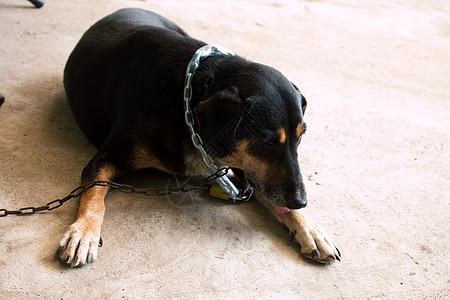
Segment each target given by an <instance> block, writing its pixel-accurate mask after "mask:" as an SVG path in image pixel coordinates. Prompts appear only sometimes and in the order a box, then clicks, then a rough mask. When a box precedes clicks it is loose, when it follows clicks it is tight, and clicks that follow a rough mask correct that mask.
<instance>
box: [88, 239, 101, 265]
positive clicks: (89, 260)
mask: <svg viewBox="0 0 450 300" xmlns="http://www.w3.org/2000/svg"><path fill="white" fill-rule="evenodd" d="M100 240H101V239H100ZM100 247H101V246H100ZM87 263H88V264H90V263H92V253H89V255H88V258H87Z"/></svg>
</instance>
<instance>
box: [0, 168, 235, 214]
mask: <svg viewBox="0 0 450 300" xmlns="http://www.w3.org/2000/svg"><path fill="white" fill-rule="evenodd" d="M229 170H230V168H229V167H224V168H220V169H219V170H217V171H216V172H215V173H214V174H211V175H209V176H208V177H205V178H204V179H201V180H199V181H196V182H194V183H184V184H182V185H180V186H178V187H175V188H164V189H154V188H149V189H140V188H136V187H134V186H131V185H127V184H121V183H116V182H112V181H106V180H96V181H94V182H91V183H89V184H86V185H80V186H79V187H77V188H76V189H74V190H73V191H72V192H70V194H69V195H67V196H66V197H64V198H62V199H56V200H53V201H51V202H49V203H47V204H46V205H44V206H39V207H32V206H30V207H23V208H19V209H18V210H7V209H0V217H6V216H9V215H17V216H24V215H32V214H35V213H37V212H40V211H44V210H47V211H49V210H54V209H56V208H58V207H61V206H62V205H63V204H64V203H65V202H67V201H69V200H71V199H73V198H77V197H78V196H80V195H81V194H83V193H85V192H86V191H87V190H89V189H91V188H93V187H94V186H102V187H109V188H113V189H117V190H119V191H121V192H123V193H127V194H142V195H145V196H164V195H170V194H172V193H178V192H188V191H190V190H193V189H196V188H198V187H199V186H203V185H205V184H208V183H211V182H212V181H214V180H216V179H218V178H220V177H222V176H225V175H226V174H228V171H229Z"/></svg>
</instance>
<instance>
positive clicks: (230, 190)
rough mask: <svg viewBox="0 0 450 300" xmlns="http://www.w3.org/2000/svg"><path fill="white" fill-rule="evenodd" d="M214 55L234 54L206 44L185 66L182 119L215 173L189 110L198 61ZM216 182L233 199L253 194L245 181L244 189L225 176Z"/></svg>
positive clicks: (243, 198) (239, 199) (196, 145)
mask: <svg viewBox="0 0 450 300" xmlns="http://www.w3.org/2000/svg"><path fill="white" fill-rule="evenodd" d="M215 55H233V56H234V54H233V53H232V52H230V51H228V50H227V49H224V48H222V47H219V46H214V45H206V46H203V47H201V48H199V49H198V50H197V51H196V52H195V53H194V55H193V56H192V58H191V60H190V61H189V64H188V65H187V68H186V75H185V78H184V93H183V98H184V119H185V122H186V125H187V126H188V128H189V132H190V134H191V139H192V143H193V144H194V146H195V148H197V149H198V150H199V151H200V154H201V156H202V160H203V162H204V163H205V165H206V167H207V168H208V170H209V172H211V173H216V172H217V171H218V170H219V167H218V166H217V164H216V162H215V161H214V159H213V158H212V157H211V156H210V155H209V154H208V153H207V152H206V150H205V147H204V146H203V140H202V139H201V137H200V135H199V134H198V133H197V132H195V128H194V115H193V113H192V110H191V99H192V78H193V76H194V73H195V70H197V68H198V66H199V65H200V62H201V61H202V60H204V59H205V58H207V57H210V56H215ZM216 182H217V183H218V184H219V185H220V187H221V188H222V189H223V190H224V191H225V193H226V194H227V195H228V196H229V197H230V198H231V199H232V200H233V202H236V201H247V200H249V199H250V197H251V196H252V194H253V187H251V186H250V184H249V183H248V182H247V184H246V186H245V190H244V191H241V190H239V189H238V188H237V187H236V186H235V185H234V184H233V183H232V182H231V180H230V179H229V178H228V177H227V176H226V175H224V176H220V177H218V178H217V179H216Z"/></svg>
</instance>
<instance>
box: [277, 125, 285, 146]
mask: <svg viewBox="0 0 450 300" xmlns="http://www.w3.org/2000/svg"><path fill="white" fill-rule="evenodd" d="M278 134H279V135H280V143H285V142H286V130H284V128H283V127H282V128H280V129H278Z"/></svg>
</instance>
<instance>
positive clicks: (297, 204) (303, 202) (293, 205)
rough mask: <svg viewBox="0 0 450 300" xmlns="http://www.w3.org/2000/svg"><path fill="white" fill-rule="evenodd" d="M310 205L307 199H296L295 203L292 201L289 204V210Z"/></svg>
mask: <svg viewBox="0 0 450 300" xmlns="http://www.w3.org/2000/svg"><path fill="white" fill-rule="evenodd" d="M307 204H308V201H306V198H300V199H296V200H294V201H291V202H289V203H288V205H287V208H289V209H300V208H304V207H306V205H307Z"/></svg>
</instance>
